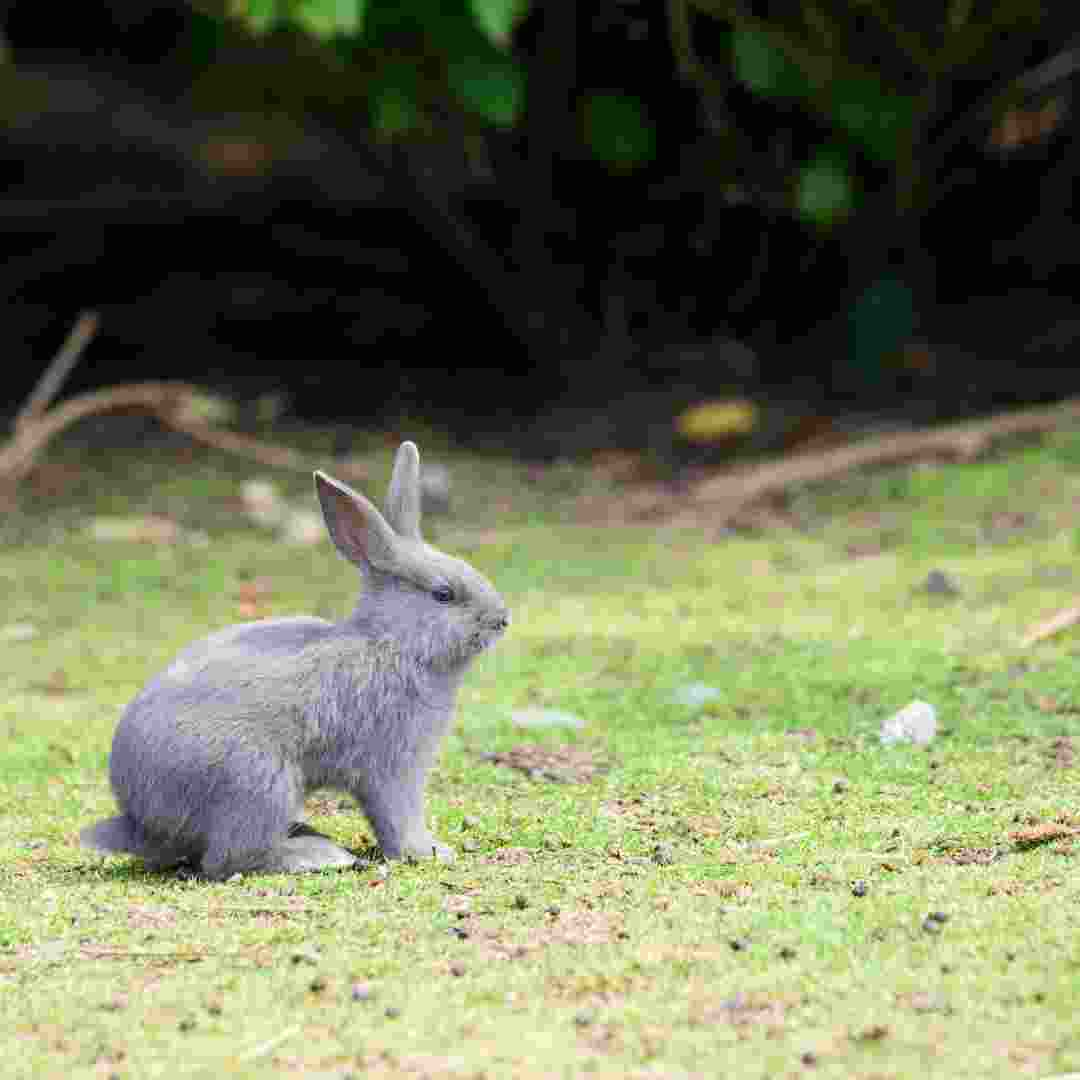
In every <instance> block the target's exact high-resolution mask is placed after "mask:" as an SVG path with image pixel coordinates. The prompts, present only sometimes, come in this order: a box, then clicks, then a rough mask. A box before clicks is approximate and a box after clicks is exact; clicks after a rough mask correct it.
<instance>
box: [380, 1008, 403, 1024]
mask: <svg viewBox="0 0 1080 1080" xmlns="http://www.w3.org/2000/svg"><path fill="white" fill-rule="evenodd" d="M383 1015H384V1016H385V1017H386V1019H387V1020H396V1019H397V1018H398V1017H399V1016H400V1015H401V1010H400V1009H399V1008H398V1007H397V1006H396V1005H387V1006H386V1009H385V1010H384V1011H383Z"/></svg>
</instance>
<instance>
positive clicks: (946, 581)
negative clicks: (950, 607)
mask: <svg viewBox="0 0 1080 1080" xmlns="http://www.w3.org/2000/svg"><path fill="white" fill-rule="evenodd" d="M922 588H923V592H926V593H929V594H930V595H931V596H959V595H960V589H959V587H958V586H957V585H956V583H955V582H954V581H953V579H952V578H951V577H949V575H948V574H946V573H945V571H944V570H931V571H930V573H929V574H927V575H926V580H925V581H924V582H923V585H922Z"/></svg>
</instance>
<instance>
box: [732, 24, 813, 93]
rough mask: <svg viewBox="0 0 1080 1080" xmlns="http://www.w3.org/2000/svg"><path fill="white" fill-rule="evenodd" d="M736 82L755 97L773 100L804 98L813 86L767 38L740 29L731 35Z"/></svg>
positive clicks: (760, 34) (754, 31)
mask: <svg viewBox="0 0 1080 1080" xmlns="http://www.w3.org/2000/svg"><path fill="white" fill-rule="evenodd" d="M731 53H732V63H733V66H734V70H735V78H736V79H738V80H739V82H741V83H742V84H743V86H745V87H747V89H749V90H753V91H754V93H756V94H761V96H762V97H770V98H805V97H808V96H809V94H810V83H809V81H808V79H807V78H806V76H805V75H804V74H803V71H802V69H801V68H800V67H799V66H798V65H797V64H795V63H794V62H793V61H792V60H791V59H790V58H789V57H788V55H787V53H785V52H784V50H783V49H782V48H780V46H779V45H777V44H776V43H775V42H774V41H773V40H772V38H770V37H769V36H768V35H767V34H763V33H761V32H760V31H758V30H747V29H743V28H737V29H736V30H735V31H734V32H733V33H732V35H731Z"/></svg>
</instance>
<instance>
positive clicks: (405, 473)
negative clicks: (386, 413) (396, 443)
mask: <svg viewBox="0 0 1080 1080" xmlns="http://www.w3.org/2000/svg"><path fill="white" fill-rule="evenodd" d="M386 520H387V521H389V522H390V526H391V528H393V530H394V531H395V532H396V533H397V534H398V536H407V537H409V539H411V540H419V539H420V452H419V451H418V450H417V449H416V443H411V442H403V443H402V444H401V446H400V447H398V452H397V455H396V457H395V458H394V473H393V475H392V476H391V477H390V490H389V491H388V492H387V493H386Z"/></svg>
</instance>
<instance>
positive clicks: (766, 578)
mask: <svg viewBox="0 0 1080 1080" xmlns="http://www.w3.org/2000/svg"><path fill="white" fill-rule="evenodd" d="M311 438H312V440H314V444H315V445H318V435H317V433H316V434H313V435H312V436H311ZM422 449H423V447H422ZM367 452H368V453H369V454H370V458H371V461H372V472H373V476H374V477H375V478H376V479H375V483H376V490H378V488H379V487H380V486H381V484H382V483H383V482H384V478H385V475H386V472H387V470H388V465H389V454H388V452H387V450H386V449H385V446H384V445H383V444H382V442H381V440H377V439H372V440H371V443H370V445H369V448H368V450H367ZM65 455H66V456H65ZM450 460H452V461H453V462H454V476H455V481H456V485H457V487H458V489H459V490H460V499H459V506H460V510H459V513H458V514H457V516H456V517H455V518H454V519H452V520H449V521H447V520H442V521H438V522H435V523H433V525H434V528H435V531H436V534H437V535H438V536H441V537H444V538H445V539H446V542H447V546H448V547H450V548H451V549H452V550H455V551H456V552H458V553H462V554H465V555H466V557H468V558H469V559H470V560H472V561H473V562H474V563H475V564H476V565H477V566H479V567H480V568H481V569H482V570H483V571H484V572H485V573H487V574H489V575H490V576H491V577H492V579H493V580H494V581H495V582H496V583H497V584H498V585H499V587H500V588H501V589H502V590H503V592H504V594H505V595H506V597H507V598H508V600H509V601H510V603H511V606H512V608H513V610H514V625H513V628H512V630H511V633H510V634H509V635H508V636H507V638H506V640H505V641H504V642H503V643H501V644H500V645H499V646H498V648H497V649H496V650H495V651H493V652H492V653H491V654H489V655H487V656H485V657H483V658H482V660H481V661H480V662H479V663H478V664H477V665H476V667H475V668H474V670H473V672H472V673H471V675H470V677H469V679H468V680H467V683H466V686H465V688H464V689H463V692H462V694H461V698H460V708H459V717H458V722H457V725H456V728H455V730H454V732H453V733H452V734H451V735H450V737H449V738H448V739H447V742H446V746H445V750H444V753H443V756H442V759H441V764H440V767H439V769H438V771H437V775H436V776H435V777H434V779H433V783H432V789H431V799H430V809H431V814H432V817H433V819H434V823H435V829H436V831H437V832H438V834H439V835H440V836H441V837H442V838H443V839H445V840H447V841H448V842H450V843H452V844H453V845H454V846H456V847H457V848H458V849H459V851H460V852H461V854H460V857H459V860H458V861H457V862H456V863H454V864H453V865H450V866H439V865H427V864H418V865H399V864H395V865H393V866H391V867H390V868H389V869H388V871H385V872H384V871H382V870H379V869H371V868H369V869H366V870H364V871H362V872H348V873H328V874H319V875H308V876H295V877H291V878H290V877H273V876H264V877H253V878H247V879H244V880H240V881H233V882H228V883H225V884H218V885H208V884H204V883H198V882H191V881H183V880H178V879H176V878H173V877H167V876H157V875H150V874H147V873H145V872H144V871H143V869H142V867H141V865H140V864H139V863H138V862H137V861H136V860H127V859H121V858H101V857H97V856H94V855H92V854H89V853H86V852H83V851H81V850H80V849H79V848H78V847H77V845H76V834H77V831H78V829H79V828H80V827H81V826H82V825H85V824H87V823H89V822H91V821H93V820H94V819H96V818H98V817H100V816H103V815H105V814H107V813H110V812H111V807H112V805H113V804H112V801H111V796H110V793H109V790H108V784H107V780H106V760H107V751H108V746H109V740H110V737H111V732H112V728H113V725H114V724H115V721H116V717H117V715H118V712H119V710H120V708H121V707H122V706H123V705H124V703H125V702H126V701H127V700H128V699H129V698H130V697H131V696H132V695H133V694H134V692H135V691H136V690H137V689H138V687H139V686H140V684H141V683H142V682H143V681H144V680H145V679H146V678H147V677H149V676H150V675H151V674H153V673H154V672H155V671H156V670H157V669H158V668H159V667H160V666H162V665H163V664H165V663H167V662H168V660H169V659H170V657H171V656H172V654H173V653H174V652H175V651H176V650H177V649H179V648H180V647H182V646H183V645H184V644H186V643H187V642H189V641H190V640H192V639H194V638H196V637H200V636H202V635H204V634H206V633H208V632H210V631H211V630H213V629H216V628H218V627H221V626H223V625H226V624H228V623H230V622H234V621H239V620H240V619H241V618H243V617H245V613H244V612H243V609H242V601H243V599H244V597H245V596H246V595H247V593H246V591H245V590H247V589H249V588H250V583H251V582H252V581H253V580H256V579H257V580H258V581H259V582H261V592H260V604H261V608H260V611H261V613H263V614H266V615H276V614H287V613H292V612H307V613H317V614H322V615H330V616H333V615H335V614H339V613H343V612H344V611H345V610H346V609H347V607H348V605H349V604H350V602H351V600H352V588H353V584H354V583H353V579H352V577H351V575H350V572H349V570H348V568H347V567H345V566H344V564H342V563H341V562H340V561H339V560H338V559H337V558H336V557H335V556H334V555H333V554H332V552H331V549H330V546H329V544H323V545H321V546H319V547H316V548H300V549H289V548H285V547H283V546H282V545H281V544H279V543H277V542H276V541H274V540H273V539H272V538H270V537H269V536H268V535H266V534H265V533H262V532H260V531H258V530H256V529H254V528H250V527H248V526H247V525H246V524H245V523H244V521H243V519H242V517H241V516H240V515H239V514H238V513H237V511H236V509H235V505H234V503H233V501H232V497H233V496H234V495H235V491H236V488H237V485H238V484H239V483H240V481H241V480H242V479H244V478H245V477H247V476H250V475H254V471H252V470H249V469H247V467H245V466H243V465H241V464H239V463H237V462H235V461H223V460H221V459H220V458H217V457H214V456H212V455H205V456H204V455H202V454H195V455H194V456H192V455H191V454H190V453H184V454H183V455H182V456H181V453H180V451H179V450H177V449H175V448H174V449H173V450H169V449H167V448H163V449H158V450H154V449H153V448H151V449H148V450H146V451H143V452H141V453H140V454H139V455H138V457H137V458H134V457H125V456H124V455H123V454H120V453H116V452H114V453H112V454H92V453H87V452H83V451H80V452H79V453H75V452H74V451H70V450H69V451H65V449H64V448H63V447H61V448H58V450H57V451H56V453H55V455H54V457H53V459H52V462H51V463H50V464H49V465H48V466H47V469H50V468H51V469H52V470H53V475H54V477H56V476H60V477H66V479H65V481H64V484H63V488H62V490H60V491H52V492H48V491H46V492H44V493H41V494H34V493H33V491H31V494H30V495H29V496H28V497H27V500H26V503H25V507H24V510H23V511H22V512H20V513H16V514H12V515H9V517H8V519H7V520H6V521H5V522H4V524H3V534H4V536H5V537H6V538H7V544H6V546H5V547H4V548H2V549H0V645H2V648H0V686H2V688H3V694H2V697H0V732H2V734H3V745H4V753H3V754H2V755H0V883H2V884H0V1003H2V1015H3V1017H4V1023H3V1025H0V1053H3V1062H4V1064H3V1065H0V1073H2V1074H3V1075H5V1076H13V1077H15V1076H28V1077H29V1076H35V1077H38V1076H75V1077H79V1076H87V1077H89V1076H109V1075H116V1076H119V1077H156V1076H161V1077H174V1076H180V1075H204V1076H236V1077H242V1076H267V1075H276V1074H279V1073H280V1074H282V1075H309V1076H336V1077H342V1076H346V1075H350V1074H352V1075H368V1074H371V1075H375V1076H386V1077H391V1076H425V1075H426V1076H463V1077H464V1076H470V1077H471V1076H488V1077H503V1076H505V1077H511V1076H512V1077H526V1078H528V1077H541V1076H543V1077H549V1076H571V1075H574V1076H576V1075H579V1074H595V1075H597V1076H610V1077H622V1076H634V1075H640V1076H671V1077H678V1076H686V1075H702V1076H717V1075H726V1074H730V1075H737V1076H740V1077H741V1076H746V1077H797V1076H801V1075H804V1074H805V1075H808V1076H809V1075H813V1076H838V1077H865V1078H867V1080H869V1078H870V1077H895V1078H908V1077H912V1078H914V1077H941V1078H960V1077H997V1076H1000V1077H1011V1076H1015V1075H1018V1074H1025V1075H1035V1076H1050V1075H1054V1074H1060V1073H1068V1072H1075V1071H1080V1034H1078V1033H1077V1027H1076V1023H1075V1016H1076V1014H1077V1011H1078V1010H1080V935H1078V922H1080V877H1078V875H1077V873H1076V870H1075V867H1076V858H1075V856H1076V851H1077V850H1078V849H1077V848H1074V847H1073V846H1072V843H1071V840H1070V839H1069V838H1068V837H1065V838H1063V839H1059V840H1055V841H1053V842H1048V843H1043V844H1035V845H1032V846H1024V845H1023V844H1022V843H1018V842H1017V840H1016V839H1015V837H1014V836H1012V835H1011V834H1015V833H1017V832H1018V831H1020V830H1023V829H1032V828H1034V827H1035V826H1036V825H1039V824H1047V823H1053V822H1055V821H1056V820H1058V819H1063V820H1066V821H1067V822H1077V823H1080V806H1078V802H1080V799H1078V795H1077V788H1076V779H1075V777H1076V769H1077V768H1080V761H1078V762H1077V764H1076V765H1073V764H1072V749H1073V748H1072V745H1071V744H1070V743H1069V742H1068V739H1069V738H1070V737H1075V736H1077V735H1080V689H1078V684H1077V679H1076V677H1075V669H1076V659H1075V658H1076V655H1077V650H1078V648H1080V644H1078V640H1077V638H1076V636H1075V635H1072V634H1070V633H1068V632H1066V633H1064V634H1061V635H1059V636H1057V637H1055V638H1053V639H1051V640H1049V641H1047V642H1045V643H1043V644H1040V645H1037V646H1033V647H1030V648H1023V647H1022V646H1021V644H1020V641H1021V638H1022V637H1023V635H1024V633H1025V632H1026V630H1027V629H1028V628H1029V627H1030V626H1031V625H1033V624H1034V623H1036V622H1038V621H1039V620H1040V619H1041V618H1044V617H1045V616H1047V615H1048V614H1051V613H1053V612H1054V611H1055V610H1058V609H1060V608H1062V607H1066V606H1071V605H1072V604H1073V603H1074V602H1075V599H1076V597H1075V590H1076V582H1077V574H1076V572H1075V567H1074V564H1075V561H1076V554H1077V529H1078V526H1080V467H1078V465H1077V462H1078V461H1080V439H1078V437H1077V436H1075V435H1063V436H1058V437H1055V438H1054V439H1052V440H1049V441H1047V442H1046V443H1045V444H1043V445H1041V446H1036V447H1031V446H1028V447H1017V448H1014V449H1013V450H1012V451H1011V452H1010V453H1008V454H1007V455H1005V456H1002V457H1000V458H998V459H995V460H991V461H987V462H983V463H979V464H974V465H965V466H950V467H940V468H915V469H910V470H906V469H905V470H897V471H889V472H883V473H877V474H873V475H870V476H867V477H858V478H853V479H852V480H851V481H850V482H848V483H845V484H843V485H839V486H837V487H836V488H835V489H833V490H830V491H824V492H823V491H817V492H808V493H803V494H800V495H798V496H796V497H795V498H793V500H792V503H791V506H790V511H791V517H792V520H794V521H798V522H801V527H800V529H799V530H798V531H795V530H791V531H783V530H780V531H774V532H770V533H768V534H764V535H760V536H750V537H734V538H730V539H723V540H720V541H713V542H708V541H706V540H705V539H703V537H702V534H701V533H699V532H697V531H695V530H691V529H679V530H676V529H668V528H664V527H660V526H651V527H648V528H644V527H642V528H625V529H618V530H614V529H596V528H593V529H587V528H584V527H578V526H574V525H572V524H570V523H569V519H570V518H571V516H572V514H571V505H572V504H571V502H570V500H569V498H568V495H569V494H571V493H572V492H573V490H574V489H575V486H576V485H578V484H579V482H580V477H578V476H577V475H576V474H575V473H574V472H573V470H568V469H562V470H560V471H559V472H558V473H552V474H549V475H548V476H546V477H540V478H539V479H537V478H536V477H535V476H534V477H532V478H531V480H532V483H531V486H530V484H529V483H527V480H529V477H527V475H526V472H525V470H523V469H521V468H519V467H517V466H515V465H513V464H512V463H505V462H502V463H500V462H492V461H485V460H483V459H475V460H474V459H466V458H451V459H450ZM64 470H67V472H66V473H65V471H64ZM46 475H48V473H46ZM281 482H282V483H283V485H284V486H285V487H286V489H287V490H288V491H289V493H290V494H291V495H293V496H295V497H296V498H298V499H299V498H306V497H308V486H307V483H306V481H305V480H304V479H303V478H302V477H301V478H296V479H295V480H293V479H283V480H282V481H281ZM54 486H55V485H54ZM493 506H495V507H497V508H498V509H497V512H496V513H495V515H494V516H493V513H492V510H491V507H493ZM94 513H102V514H105V513H107V514H144V513H158V514H166V515H170V516H172V517H173V518H174V519H176V520H177V521H179V523H180V524H181V525H182V526H183V527H184V528H185V529H187V530H190V532H191V534H192V535H193V536H194V537H195V540H196V542H194V543H192V542H188V541H186V540H185V541H184V542H181V543H177V544H172V545H146V544H123V543H103V542H95V541H93V540H91V539H89V538H88V537H87V536H86V535H85V533H84V531H83V525H84V524H85V520H86V518H87V516H88V515H90V514H94ZM200 534H203V538H200ZM207 540H208V542H207ZM934 568H940V569H943V570H945V571H946V572H948V573H949V574H950V575H951V576H952V577H953V578H954V579H955V580H956V581H957V582H958V583H959V585H960V587H961V589H962V592H961V595H960V596H959V597H957V598H955V599H952V600H941V599H936V598H934V597H930V596H928V595H926V594H925V593H924V592H921V591H920V590H919V588H918V586H919V584H920V582H922V581H923V580H924V579H925V577H926V575H927V573H928V572H929V571H930V570H931V569H934ZM17 624H31V625H33V626H34V627H35V628H36V631H37V636H35V637H33V638H31V639H29V640H10V639H7V640H4V639H3V636H2V635H3V628H4V627H5V626H6V627H10V626H14V625H17ZM693 682H703V683H706V684H708V685H710V686H715V687H717V688H718V689H720V691H721V694H720V696H719V697H717V698H715V699H714V700H713V701H711V702H709V703H708V704H706V705H705V706H702V707H699V708H690V707H686V706H682V705H677V704H673V703H672V700H671V698H672V693H673V691H675V690H676V689H678V688H679V687H682V686H685V685H687V684H688V683H693ZM915 698H920V699H924V700H926V701H930V702H932V703H933V704H934V705H935V706H936V707H937V710H938V716H939V725H940V728H941V731H940V734H939V737H938V738H937V739H936V740H935V742H934V743H933V745H932V746H931V747H930V748H929V750H927V749H920V748H914V747H911V746H899V747H892V748H883V747H882V746H881V745H880V744H879V741H878V738H877V732H878V729H879V726H880V723H881V720H882V719H883V718H884V717H886V716H888V715H889V714H890V713H891V712H893V711H894V710H896V709H897V708H900V707H901V706H903V705H905V704H907V703H908V702H909V701H911V700H913V699H915ZM530 705H535V706H542V707H552V708H559V709H565V710H569V711H572V712H575V713H577V714H578V715H580V716H581V717H583V718H584V720H585V721H586V726H585V728H584V730H582V731H580V732H576V731H572V732H565V731H539V732H529V733H523V732H519V731H515V730H514V728H513V727H512V725H511V723H510V719H509V716H510V712H511V710H513V709H515V708H520V707H524V706H530ZM523 743H532V744H539V745H540V746H541V747H542V748H544V749H546V750H548V751H552V752H556V753H558V752H560V751H561V748H562V747H564V746H566V745H567V744H569V745H571V746H572V747H573V749H574V750H575V751H576V752H577V753H578V754H579V757H580V756H586V755H590V754H591V755H592V756H593V759H594V760H595V761H596V762H597V763H598V764H600V765H602V766H604V767H605V768H606V771H604V770H602V771H601V772H600V773H599V774H598V775H597V776H595V777H594V778H593V779H591V780H589V781H587V782H583V783H557V782H554V781H552V780H550V779H545V778H543V777H542V776H540V777H537V778H531V777H530V776H529V775H527V774H526V773H523V772H520V771H517V770H515V769H511V768H508V767H506V765H504V764H500V763H498V762H497V761H492V760H490V759H489V758H485V757H484V756H483V755H484V754H486V753H490V752H497V753H506V752H508V751H510V750H511V749H512V748H515V747H520V745H521V744H523ZM1077 748H1078V749H1080V744H1078V747H1077ZM519 752H520V751H519ZM575 760H576V759H575ZM571 764H573V762H571ZM310 810H311V815H312V821H313V823H314V824H315V825H316V826H318V827H319V828H322V829H324V830H325V831H327V832H329V833H330V834H332V835H333V836H335V837H336V838H338V839H339V840H340V841H341V842H343V843H345V844H347V845H350V846H358V847H359V846H363V845H365V844H367V843H368V842H369V840H370V838H369V834H368V832H367V829H366V826H365V824H364V822H363V819H362V818H361V817H360V816H359V815H358V814H357V813H356V812H355V811H354V810H353V809H352V808H351V807H350V806H349V804H348V802H347V800H342V799H341V798H339V797H338V796H337V795H334V794H327V795H320V796H317V797H316V798H315V799H313V800H312V803H311V806H310ZM462 848H465V850H463V851H462ZM931 912H942V913H944V915H945V916H947V918H946V919H945V921H943V922H935V921H934V920H930V921H929V922H927V920H926V916H927V915H928V913H931Z"/></svg>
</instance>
